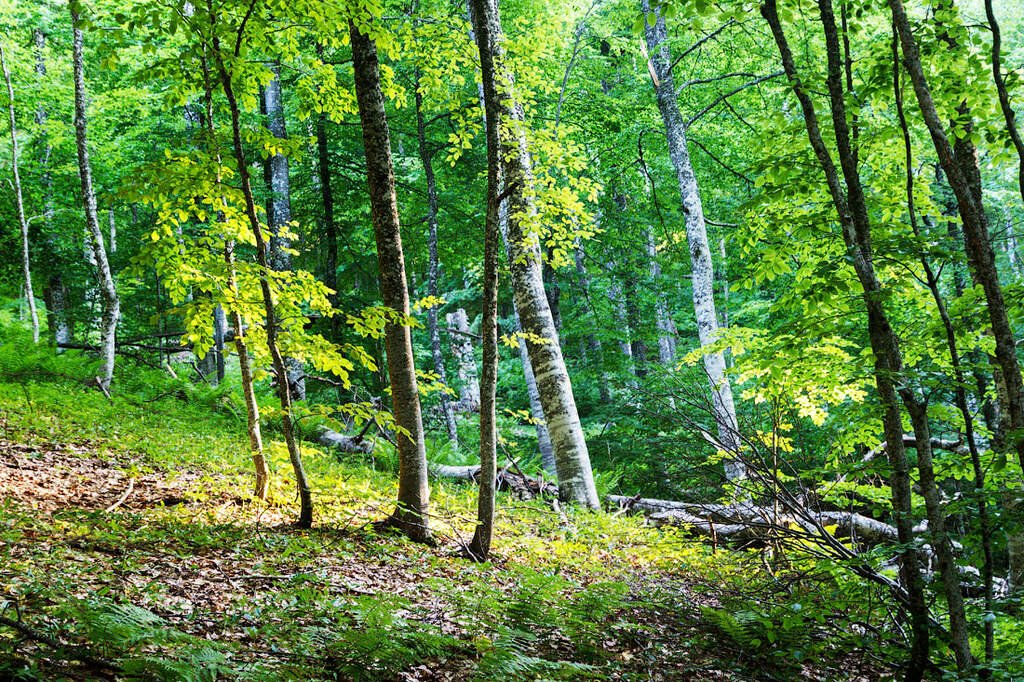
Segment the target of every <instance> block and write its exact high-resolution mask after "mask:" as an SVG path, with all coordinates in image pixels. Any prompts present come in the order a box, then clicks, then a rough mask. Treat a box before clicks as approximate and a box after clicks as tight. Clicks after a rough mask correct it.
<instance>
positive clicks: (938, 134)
mask: <svg viewBox="0 0 1024 682" xmlns="http://www.w3.org/2000/svg"><path fill="white" fill-rule="evenodd" d="M889 8H890V10H891V11H892V17H893V22H894V23H895V26H896V30H897V31H898V33H899V37H900V43H901V46H902V49H903V65H904V67H905V68H906V70H907V74H908V75H909V76H910V80H911V82H912V83H913V85H914V92H915V94H916V95H917V102H918V105H919V106H920V109H921V113H922V115H923V117H924V121H925V125H926V126H927V127H928V132H929V134H930V135H931V138H932V144H933V146H934V147H935V151H936V152H937V154H938V157H939V163H940V164H941V165H942V170H943V172H945V174H946V178H947V179H948V180H949V183H950V186H951V187H952V188H953V193H954V195H956V200H957V208H958V210H959V212H960V219H961V221H962V222H963V228H964V244H965V247H966V251H967V262H968V265H969V266H970V268H971V273H972V275H973V276H974V279H975V281H976V282H977V283H978V284H980V285H981V287H982V289H983V290H984V292H985V300H986V302H987V303H988V306H987V307H988V312H989V321H990V323H991V325H992V335H993V336H994V337H995V342H996V348H995V357H996V362H997V363H998V365H999V370H1000V372H1001V374H1002V380H1003V382H1005V387H1006V409H1007V411H1008V413H1009V415H1008V416H1009V421H1010V426H1011V438H1010V440H1011V441H1012V442H1011V443H1010V446H1011V447H1012V448H1013V449H1014V450H1016V452H1017V455H1018V459H1019V462H1020V465H1021V467H1022V468H1024V438H1022V437H1021V436H1020V435H1019V434H1021V433H1022V432H1024V383H1022V381H1021V371H1020V365H1019V363H1018V361H1017V347H1016V342H1015V339H1014V335H1013V329H1012V327H1011V326H1010V320H1009V316H1008V315H1007V310H1006V303H1005V300H1004V298H1003V289H1002V285H1001V284H1000V282H999V273H998V271H997V270H996V265H995V254H994V252H993V250H992V244H991V242H990V241H989V235H988V223H987V219H986V217H985V210H984V206H983V205H982V203H981V201H980V192H979V191H978V190H979V188H980V181H979V180H980V173H979V172H978V165H977V158H976V157H975V155H974V154H967V153H966V152H965V151H962V152H961V153H960V154H957V153H956V152H955V151H954V149H953V146H952V145H951V144H950V142H949V139H948V138H947V137H946V133H945V129H944V126H943V125H942V121H941V120H940V118H939V114H938V110H937V108H936V106H935V101H934V100H933V98H932V94H931V88H930V87H929V84H928V80H927V77H926V76H925V73H924V69H923V67H922V65H921V56H920V52H919V50H918V46H917V39H916V38H915V37H914V33H913V30H912V28H911V26H910V19H909V18H908V17H907V12H906V9H905V8H904V6H903V2H902V0H889ZM968 157H970V158H968ZM965 171H966V172H965ZM972 184H973V185H976V186H977V187H975V188H974V189H972Z"/></svg>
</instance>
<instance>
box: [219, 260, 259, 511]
mask: <svg viewBox="0 0 1024 682" xmlns="http://www.w3.org/2000/svg"><path fill="white" fill-rule="evenodd" d="M224 262H225V263H227V266H228V291H229V292H230V293H231V296H232V299H233V300H234V301H237V300H238V278H237V275H236V271H235V243H234V241H232V240H228V242H227V243H226V244H225V246H224ZM231 323H232V324H233V325H234V326H235V352H236V353H238V369H239V373H240V374H241V375H242V398H243V399H244V401H245V414H246V432H247V433H248V434H249V450H250V452H251V453H252V465H253V469H254V470H255V472H256V483H255V486H254V488H253V495H255V496H256V497H257V498H258V499H261V500H266V499H267V493H268V492H269V490H270V467H269V466H268V465H267V458H266V455H264V454H263V433H262V430H261V428H260V406H259V403H257V402H256V389H255V387H254V385H253V379H252V364H251V363H250V361H249V349H248V346H247V345H246V341H245V324H244V322H243V320H242V315H241V313H239V312H238V308H237V307H236V306H232V310H231Z"/></svg>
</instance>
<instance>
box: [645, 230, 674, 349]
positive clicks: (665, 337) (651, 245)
mask: <svg viewBox="0 0 1024 682" xmlns="http://www.w3.org/2000/svg"><path fill="white" fill-rule="evenodd" d="M644 238H645V241H646V242H647V260H648V262H649V264H650V265H649V267H650V275H651V286H652V287H653V288H654V321H655V326H656V327H657V328H658V361H659V362H660V363H661V364H662V365H663V366H665V367H672V366H673V365H675V362H676V324H675V322H673V321H672V315H671V314H670V313H669V309H668V302H667V301H666V300H665V294H664V292H663V291H662V290H661V284H662V282H661V266H660V265H659V264H658V246H657V244H655V242H654V230H652V229H651V228H649V227H648V228H647V229H646V230H644Z"/></svg>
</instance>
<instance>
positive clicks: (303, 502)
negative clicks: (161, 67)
mask: <svg viewBox="0 0 1024 682" xmlns="http://www.w3.org/2000/svg"><path fill="white" fill-rule="evenodd" d="M207 8H208V11H209V12H210V23H211V25H212V26H213V27H214V30H213V52H214V56H215V57H216V59H217V67H218V69H219V72H220V80H221V87H223V89H224V96H225V98H226V99H227V101H228V108H229V109H230V111H231V139H232V146H233V147H234V152H235V162H236V165H237V166H238V176H239V180H240V183H241V186H242V194H243V196H244V199H245V214H246V217H247V218H248V220H249V227H250V228H251V229H252V232H253V236H254V237H255V240H256V260H257V262H258V263H259V266H260V293H261V294H262V298H263V310H264V314H265V316H266V326H267V329H266V332H267V350H268V351H270V357H271V360H272V362H273V366H274V371H275V372H276V373H277V376H278V378H279V380H278V382H277V395H278V399H279V401H280V403H281V432H282V434H283V435H284V440H285V444H286V445H287V447H288V458H289V460H291V464H292V471H293V472H294V474H295V484H296V487H297V488H298V494H299V519H298V521H297V523H296V525H297V526H298V527H299V528H309V527H310V526H312V525H313V496H312V493H311V492H310V489H309V481H308V480H307V479H306V471H305V468H304V467H303V464H302V453H301V452H300V451H299V443H298V439H297V438H296V437H295V428H294V424H293V423H292V400H291V394H290V392H289V388H288V381H287V380H281V379H283V378H285V377H287V371H286V369H285V361H284V357H283V356H282V355H281V349H280V347H279V346H278V342H277V312H276V309H275V306H274V297H273V294H272V293H271V290H270V280H269V276H268V273H269V271H270V266H269V264H268V262H267V252H268V248H267V246H268V245H267V241H266V238H265V237H264V234H263V227H262V225H261V224H260V220H259V216H258V215H257V214H256V200H255V197H254V196H253V191H252V180H251V178H250V175H249V165H248V162H247V161H246V158H245V149H244V147H243V146H242V124H241V112H240V110H239V107H238V100H237V99H236V97H235V89H234V84H233V83H232V82H231V74H230V73H229V72H228V69H227V66H226V65H225V63H224V55H223V54H222V52H221V47H220V38H219V37H218V36H217V33H216V26H217V18H216V15H215V14H214V11H213V2H212V0H207ZM238 45H239V46H240V45H241V41H239V42H238ZM237 50H238V48H237V47H236V51H237ZM233 56H234V58H235V59H237V58H238V55H237V54H234V55H233ZM236 321H237V318H236ZM238 331H239V330H238V329H236V333H237V332H238Z"/></svg>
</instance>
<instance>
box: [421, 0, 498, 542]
mask: <svg viewBox="0 0 1024 682" xmlns="http://www.w3.org/2000/svg"><path fill="white" fill-rule="evenodd" d="M488 1H489V0H473V4H472V6H473V14H474V16H483V14H484V12H485V11H486V10H485V8H484V7H483V5H484V4H485V3H486V2H488ZM476 40H477V46H478V48H479V50H480V53H481V55H483V54H484V53H487V52H488V51H489V50H490V49H491V40H492V36H491V35H490V33H489V31H487V30H486V29H485V30H482V31H478V32H477V33H476ZM481 67H482V69H484V81H485V82H486V81H487V79H488V78H490V80H491V81H492V82H493V81H494V73H493V69H494V62H493V61H488V62H486V63H485V62H484V60H483V59H481ZM488 69H489V70H490V71H491V72H490V73H488V72H487V70H488ZM418 96H419V93H418V92H417V97H418ZM487 104H488V108H487V110H486V113H487V116H486V120H485V125H486V137H487V217H486V220H485V223H484V269H483V280H484V296H483V302H482V308H483V320H482V321H481V323H480V335H481V336H483V371H482V373H481V377H480V378H481V387H480V389H481V390H480V473H479V481H480V492H479V495H478V497H477V525H476V531H475V532H474V533H473V539H472V541H471V542H470V544H469V553H470V555H471V556H472V557H473V559H475V560H477V561H486V559H487V556H488V554H490V551H491V538H492V536H493V534H494V495H495V489H496V485H497V481H496V478H497V475H498V433H497V425H496V423H495V407H494V403H495V391H496V389H497V385H498V239H499V235H500V233H501V228H500V227H499V222H500V221H501V191H502V182H501V159H500V156H499V155H500V154H501V152H502V148H501V141H500V137H499V135H500V133H499V127H500V120H501V112H500V111H499V110H498V102H497V100H496V99H493V98H492V99H491V100H489V101H487ZM421 116H422V115H421ZM420 120H421V122H422V118H421V119H420ZM420 130H421V131H422V130H423V127H422V123H421V125H420ZM420 139H421V144H423V143H422V139H423V138H422V132H421V138H420ZM427 177H428V180H429V179H430V177H431V176H427ZM434 251H435V253H436V246H435V249H434ZM431 265H432V266H433V262H432V263H431Z"/></svg>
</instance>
